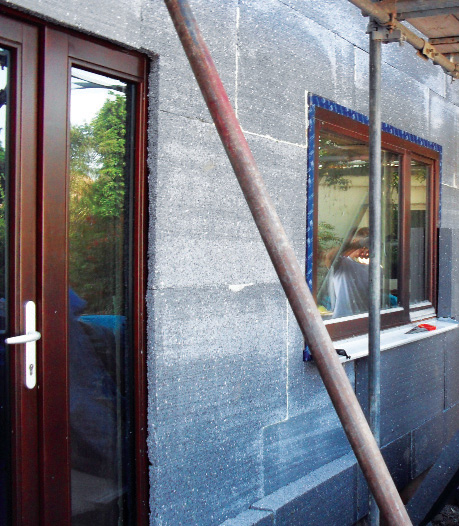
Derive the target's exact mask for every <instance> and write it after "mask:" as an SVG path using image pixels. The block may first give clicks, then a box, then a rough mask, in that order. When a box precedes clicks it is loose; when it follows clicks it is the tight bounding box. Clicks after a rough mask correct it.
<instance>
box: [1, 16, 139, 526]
mask: <svg viewBox="0 0 459 526" xmlns="http://www.w3.org/2000/svg"><path fill="white" fill-rule="evenodd" d="M8 14H10V13H8ZM2 46H4V47H2ZM1 50H4V55H5V56H6V57H7V59H5V60H8V63H7V66H8V68H9V69H8V82H9V86H8V95H9V96H8V112H7V117H6V122H7V126H6V134H7V135H8V138H7V139H4V144H3V145H2V146H5V142H6V149H7V150H8V152H10V153H9V162H8V163H7V164H6V166H7V168H8V174H7V175H8V177H9V179H8V184H7V185H6V186H5V184H3V188H6V192H3V194H1V195H0V197H2V196H3V195H5V197H4V200H5V203H6V204H5V205H3V203H0V210H1V209H6V210H7V222H8V226H9V228H8V232H9V234H5V235H4V238H5V239H4V240H3V244H4V246H6V249H7V255H8V257H7V258H6V259H7V261H8V263H7V265H6V266H4V269H5V270H4V274H5V276H4V280H5V282H8V287H6V289H7V290H6V291H5V293H3V292H2V298H1V299H2V301H4V302H5V305H6V310H7V312H8V317H7V318H6V319H7V320H8V325H7V327H6V328H5V331H4V333H5V337H7V338H8V337H10V338H11V337H12V336H17V335H20V334H23V333H24V332H26V328H25V321H24V313H23V311H24V306H25V304H26V302H28V301H34V302H35V304H36V308H37V320H36V324H37V330H38V331H39V332H40V333H41V339H40V340H39V341H38V342H37V350H36V356H37V358H36V365H34V367H31V364H30V363H29V362H27V363H26V362H25V349H24V347H25V346H24V345H7V346H5V348H6V351H5V356H6V359H5V364H6V365H5V366H4V367H3V370H2V372H1V374H2V375H3V376H2V377H6V376H7V375H8V374H9V377H10V379H11V385H10V389H9V390H7V391H5V392H6V395H5V396H4V397H3V399H2V400H1V401H2V404H3V405H4V406H8V408H9V409H10V411H9V412H8V411H5V412H3V413H2V419H4V421H5V422H6V423H7V424H8V428H9V429H11V431H12V433H11V439H10V441H9V442H10V448H9V450H8V458H9V459H10V461H9V462H8V459H6V458H5V462H3V460H4V459H3V457H2V467H3V464H4V465H5V469H3V471H2V480H1V483H2V485H5V484H4V482H5V483H6V482H7V481H8V480H9V481H10V485H9V488H10V491H5V492H3V493H4V496H5V498H4V499H3V500H2V503H0V513H4V517H2V516H0V519H2V520H3V518H4V519H5V520H8V521H9V523H10V524H14V525H21V526H22V525H33V526H36V525H39V524H40V525H44V526H51V525H52V526H55V525H73V526H80V525H84V524H100V526H104V525H107V526H111V525H112V524H113V525H115V524H116V525H118V524H126V525H128V524H145V523H146V521H147V517H148V504H147V502H148V489H147V466H146V457H145V445H144V444H145V439H146V437H145V434H146V429H145V413H146V411H145V398H146V397H145V367H144V359H143V358H144V356H145V352H144V340H145V338H144V332H145V324H144V297H145V265H144V262H145V232H146V210H145V176H144V172H145V159H144V152H145V135H144V128H145V115H146V111H145V109H146V102H145V98H146V97H145V88H146V60H145V59H144V57H142V56H140V55H138V54H135V53H130V52H125V51H122V50H119V49H117V48H115V47H113V46H110V45H104V44H101V43H99V42H96V41H92V40H90V39H87V38H83V37H81V36H79V35H76V34H73V33H71V32H66V31H63V30H60V29H59V28H55V27H52V26H48V25H43V24H41V23H38V22H36V21H34V20H31V21H27V22H24V21H22V20H18V19H16V18H10V17H9V16H5V17H0V52H1ZM24 78H26V79H27V82H24ZM0 81H1V76H0ZM0 88H1V86H0ZM0 95H1V92H0ZM0 100H1V99H0ZM0 119H1V108H0ZM0 127H2V124H1V121H0ZM3 135H5V133H4V134H3ZM2 137H3V136H2V134H1V133H0V139H2ZM0 153H1V152H0ZM7 157H8V156H7ZM6 205H8V206H6ZM1 220H2V217H1V213H0V227H1ZM1 235H2V231H1V230H0V236H1ZM1 242H2V241H1V240H0V243H1ZM0 279H1V276H0ZM29 361H30V360H29ZM28 367H31V369H30V371H31V374H32V369H33V372H35V373H36V383H30V379H29V380H27V381H28V382H29V383H28V384H27V382H26V373H27V371H28V370H29V369H27V368H28ZM8 370H9V373H8V372H7V371H8ZM2 396H3V395H2ZM5 457H6V455H5ZM2 510H3V511H2Z"/></svg>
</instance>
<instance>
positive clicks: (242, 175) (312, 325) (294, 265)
mask: <svg viewBox="0 0 459 526" xmlns="http://www.w3.org/2000/svg"><path fill="white" fill-rule="evenodd" d="M164 1H165V4H166V6H167V8H168V10H169V14H170V16H171V18H172V20H173V22H174V25H175V28H176V30H177V33H178V36H179V38H180V40H181V42H182V45H183V48H184V50H185V53H186V54H187V56H188V60H189V61H190V64H191V67H192V69H193V72H194V75H195V77H196V80H197V82H198V84H199V87H200V88H201V91H202V94H203V96H204V99H205V101H206V103H207V106H208V108H209V111H210V113H211V115H212V118H213V120H214V123H215V126H216V128H217V131H218V133H219V135H220V138H221V140H222V143H223V146H224V147H225V150H226V153H227V155H228V158H229V160H230V162H231V164H232V166H233V169H234V172H235V174H236V177H237V179H238V181H239V184H240V186H241V189H242V191H243V193H244V196H245V199H246V201H247V203H248V205H249V208H250V211H251V212H252V215H253V218H254V220H255V223H256V225H257V227H258V230H259V232H260V235H261V237H262V239H263V242H264V244H265V246H266V249H267V251H268V253H269V256H270V258H271V261H272V262H273V265H274V267H275V269H276V272H277V274H278V276H279V280H280V281H281V284H282V287H283V288H284V291H285V294H286V295H287V298H288V300H289V302H290V305H291V307H292V310H293V312H294V314H295V317H296V319H297V321H298V324H299V326H300V328H301V331H302V332H303V334H304V336H305V338H306V340H307V342H308V345H309V347H310V349H311V352H312V355H313V357H314V360H315V362H316V364H317V368H318V370H319V372H320V375H321V377H322V380H323V382H324V384H325V387H326V389H327V391H328V394H329V395H330V398H331V400H332V402H333V405H334V407H335V409H336V412H337V414H338V416H339V418H340V420H341V424H342V425H343V428H344V430H345V432H346V435H347V437H348V439H349V442H350V444H351V446H352V449H353V450H354V453H355V456H356V457H357V460H358V462H359V464H360V467H361V468H362V471H363V473H364V475H365V478H366V479H367V481H368V485H369V487H370V490H371V491H372V493H373V495H374V497H375V500H376V502H377V503H378V506H379V508H380V510H381V513H382V515H383V516H384V518H385V519H386V521H387V523H388V524H389V525H391V526H409V525H411V521H410V519H409V517H408V514H407V512H406V509H405V507H404V505H403V503H402V500H401V499H400V496H399V494H398V492H397V489H396V488H395V485H394V482H393V480H392V478H391V476H390V474H389V471H388V469H387V467H386V464H385V463H384V460H383V458H382V455H381V452H380V451H379V448H378V446H377V444H376V441H375V439H374V437H373V435H372V433H371V430H370V428H369V426H368V423H367V421H366V418H365V415H364V414H363V411H362V409H361V407H360V404H359V402H358V400H357V398H356V396H355V393H354V390H353V388H352V386H351V384H350V382H349V379H348V377H347V375H346V373H345V372H344V368H343V366H342V365H341V363H340V361H339V358H338V355H337V354H336V352H335V349H334V346H333V343H332V341H331V339H330V336H329V335H328V332H327V330H326V328H325V325H324V323H323V321H322V319H321V317H320V314H319V311H318V309H317V307H316V305H315V303H314V299H313V297H312V295H311V292H310V290H309V288H308V286H307V284H306V280H305V278H304V275H303V273H302V271H301V268H300V265H299V263H298V261H297V259H296V256H295V254H294V252H293V249H292V246H291V244H290V242H289V240H288V238H287V235H286V233H285V231H284V229H283V227H282V224H281V222H280V219H279V217H278V215H277V212H276V210H275V207H274V205H273V202H272V200H271V198H270V196H269V195H268V192H267V190H266V187H265V184H264V181H263V178H262V177H261V175H260V172H259V170H258V168H257V165H256V163H255V160H254V158H253V155H252V152H251V151H250V148H249V145H248V144H247V141H246V139H245V137H244V134H243V132H242V130H241V127H240V125H239V122H238V120H237V117H236V115H235V113H234V111H233V108H232V107H231V104H230V102H229V99H228V96H227V94H226V92H225V89H224V87H223V84H222V82H221V80H220V77H219V75H218V73H217V70H216V68H215V65H214V63H213V60H212V58H211V56H210V53H209V50H208V48H207V46H206V44H205V42H204V40H203V38H202V36H201V33H200V31H199V28H198V25H197V22H196V20H195V18H194V16H193V13H192V12H191V9H190V6H189V4H188V2H187V1H186V0H164Z"/></svg>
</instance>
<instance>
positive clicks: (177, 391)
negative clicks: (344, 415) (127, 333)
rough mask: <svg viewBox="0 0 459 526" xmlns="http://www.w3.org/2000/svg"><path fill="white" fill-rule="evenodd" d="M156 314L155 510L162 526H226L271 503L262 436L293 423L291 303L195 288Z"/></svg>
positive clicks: (162, 300)
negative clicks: (266, 498) (288, 359)
mask: <svg viewBox="0 0 459 526" xmlns="http://www.w3.org/2000/svg"><path fill="white" fill-rule="evenodd" d="M148 307H149V311H150V312H152V313H153V317H154V321H153V323H152V326H153V331H154V332H153V336H152V339H151V341H150V345H151V347H150V352H149V358H148V359H149V363H150V367H151V369H152V370H153V371H154V373H153V374H154V379H153V380H152V379H151V377H150V385H152V386H153V387H154V389H155V392H154V393H151V396H150V404H149V423H150V424H149V425H150V427H149V451H152V452H154V457H153V458H152V463H153V465H154V467H153V468H152V485H151V487H152V509H153V510H154V514H155V516H156V517H157V521H158V523H162V524H199V525H202V526H207V525H209V526H210V525H214V524H219V523H220V522H223V521H224V520H225V519H227V518H229V517H234V516H236V515H237V514H238V513H240V512H241V511H243V510H244V509H247V508H248V507H249V505H250V504H251V503H252V502H254V500H256V499H257V498H259V497H260V496H261V495H262V493H261V492H262V484H263V482H262V479H263V472H262V428H263V427H265V426H267V425H270V424H273V423H275V422H277V421H279V420H282V419H283V418H285V414H286V388H285V386H286V372H285V338H286V335H285V332H286V331H285V300H284V298H283V297H282V293H281V291H280V290H279V288H276V287H272V286H271V287H270V286H258V287H255V286H254V287H247V288H246V289H243V290H241V291H239V292H233V291H231V290H229V289H228V288H226V289H225V288H217V287H215V288H196V287H195V288H183V289H168V290H159V291H155V293H154V294H153V295H152V297H151V301H150V304H149V305H148ZM155 481H160V483H155ZM161 521H162V522H161Z"/></svg>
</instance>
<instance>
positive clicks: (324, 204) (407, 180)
mask: <svg viewBox="0 0 459 526" xmlns="http://www.w3.org/2000/svg"><path fill="white" fill-rule="evenodd" d="M309 117H310V119H309V182H308V196H309V199H308V225H309V231H308V243H307V247H308V250H307V252H308V253H307V256H308V257H307V278H308V283H309V285H310V287H311V288H312V290H313V294H314V297H315V300H316V303H317V306H318V308H319V311H320V313H321V315H322V318H323V319H324V321H325V324H326V325H327V328H328V330H329V332H330V335H331V336H332V338H335V339H338V338H344V337H349V336H353V335H357V334H362V333H364V332H367V330H368V275H369V266H368V263H369V259H368V248H369V235H370V232H369V211H368V201H369V200H368V197H369V194H368V192H369V146H368V142H369V138H368V119H367V118H366V117H365V116H363V115H360V114H357V113H355V112H351V111H350V110H347V109H346V108H344V107H342V106H339V105H337V104H334V103H331V102H330V101H327V100H325V99H321V98H319V97H316V96H311V97H310V111H309ZM440 153H441V148H440V147H439V146H438V145H435V144H433V143H429V142H428V141H425V140H423V139H419V138H417V137H415V136H413V135H410V134H407V133H404V132H402V131H400V130H397V129H395V128H393V127H391V126H388V125H383V134H382V156H381V163H382V166H381V176H382V200H381V229H382V232H381V238H382V244H381V314H382V318H381V324H382V327H383V328H387V327H391V326H395V325H400V324H403V323H408V322H410V321H412V320H415V319H422V318H425V317H428V316H431V315H432V314H433V313H434V312H435V305H436V246H437V231H436V229H437V221H436V220H437V217H438V200H439V199H438V196H439V167H440Z"/></svg>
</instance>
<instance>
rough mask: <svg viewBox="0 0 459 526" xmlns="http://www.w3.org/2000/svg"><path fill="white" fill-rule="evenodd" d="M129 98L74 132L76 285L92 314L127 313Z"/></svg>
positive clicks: (72, 190)
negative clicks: (125, 254) (125, 246)
mask: <svg viewBox="0 0 459 526" xmlns="http://www.w3.org/2000/svg"><path fill="white" fill-rule="evenodd" d="M126 117H127V115H126V99H125V97H124V95H120V94H116V95H114V97H113V98H111V99H108V100H107V101H106V102H105V103H104V105H103V106H102V108H101V109H100V111H99V112H98V114H97V115H96V116H95V118H94V119H93V120H92V121H91V123H90V124H85V125H81V126H72V128H71V131H70V231H69V236H70V269H69V274H70V278H69V279H70V286H71V287H72V288H73V289H74V290H75V292H76V293H77V294H78V295H79V296H80V297H81V298H84V299H85V300H86V301H87V302H88V306H87V312H90V313H92V314H121V306H122V304H123V302H122V286H121V269H122V266H123V265H122V259H123V226H124V214H123V210H124V200H125V166H126V160H125V150H126V149H125V143H126Z"/></svg>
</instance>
